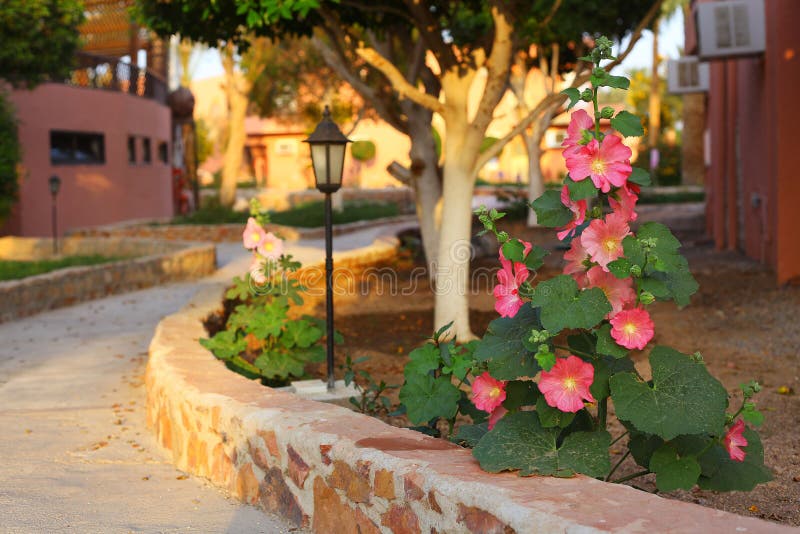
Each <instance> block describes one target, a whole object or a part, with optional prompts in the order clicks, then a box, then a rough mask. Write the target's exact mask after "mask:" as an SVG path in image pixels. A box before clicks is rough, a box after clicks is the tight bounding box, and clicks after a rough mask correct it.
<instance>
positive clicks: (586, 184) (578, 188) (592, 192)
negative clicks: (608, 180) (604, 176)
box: [564, 177, 597, 201]
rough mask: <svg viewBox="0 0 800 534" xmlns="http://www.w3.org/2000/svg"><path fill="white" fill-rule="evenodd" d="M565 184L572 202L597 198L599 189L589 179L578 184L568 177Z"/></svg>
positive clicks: (579, 181)
mask: <svg viewBox="0 0 800 534" xmlns="http://www.w3.org/2000/svg"><path fill="white" fill-rule="evenodd" d="M564 183H565V184H567V188H568V189H569V198H571V199H572V200H575V201H578V200H584V199H587V198H594V197H596V196H597V188H596V187H595V186H594V184H593V183H592V181H591V180H589V179H588V178H585V179H583V180H578V181H577V182H576V181H575V180H573V179H572V178H569V177H567V179H566V180H564Z"/></svg>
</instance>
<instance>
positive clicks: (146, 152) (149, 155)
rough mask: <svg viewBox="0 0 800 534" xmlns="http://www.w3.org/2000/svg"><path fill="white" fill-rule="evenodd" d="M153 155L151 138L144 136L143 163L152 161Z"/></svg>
mask: <svg viewBox="0 0 800 534" xmlns="http://www.w3.org/2000/svg"><path fill="white" fill-rule="evenodd" d="M152 161H153V155H152V153H151V152H150V138H149V137H142V163H152Z"/></svg>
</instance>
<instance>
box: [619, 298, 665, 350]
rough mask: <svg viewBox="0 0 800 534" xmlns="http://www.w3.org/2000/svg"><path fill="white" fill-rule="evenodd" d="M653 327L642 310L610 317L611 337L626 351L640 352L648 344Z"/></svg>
mask: <svg viewBox="0 0 800 534" xmlns="http://www.w3.org/2000/svg"><path fill="white" fill-rule="evenodd" d="M654 329H655V325H654V324H653V320H652V319H650V314H649V313H647V311H646V310H645V309H644V308H632V309H630V310H622V311H621V312H619V313H616V314H614V316H613V317H611V337H613V338H614V341H616V342H617V344H618V345H621V346H623V347H625V348H626V349H639V350H642V349H643V348H645V347H646V346H647V344H648V343H650V340H651V339H653V334H654V333H655V330H654Z"/></svg>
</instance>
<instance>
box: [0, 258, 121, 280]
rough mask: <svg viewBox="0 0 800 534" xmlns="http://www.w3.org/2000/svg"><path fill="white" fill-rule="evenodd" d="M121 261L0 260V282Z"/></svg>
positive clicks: (91, 259)
mask: <svg viewBox="0 0 800 534" xmlns="http://www.w3.org/2000/svg"><path fill="white" fill-rule="evenodd" d="M120 259H122V258H121V257H116V256H100V255H91V256H67V257H64V258H58V259H54V260H39V261H14V260H0V281H3V280H19V279H20V278H25V277H27V276H34V275H37V274H42V273H49V272H50V271H55V270H56V269H63V268H65V267H77V266H79V265H97V264H98V263H108V262H111V261H117V260H120Z"/></svg>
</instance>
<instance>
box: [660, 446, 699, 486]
mask: <svg viewBox="0 0 800 534" xmlns="http://www.w3.org/2000/svg"><path fill="white" fill-rule="evenodd" d="M649 469H650V471H652V472H654V473H655V474H656V487H657V488H658V490H659V491H674V490H676V489H685V490H688V489H692V487H694V485H695V483H696V482H697V478H698V477H699V476H700V464H699V463H697V459H696V458H694V457H693V456H684V457H681V456H678V451H677V450H675V447H674V446H672V445H670V444H669V443H665V444H663V445H662V446H661V447H659V448H658V450H656V451H655V452H654V453H653V456H652V457H651V458H650V467H649Z"/></svg>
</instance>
